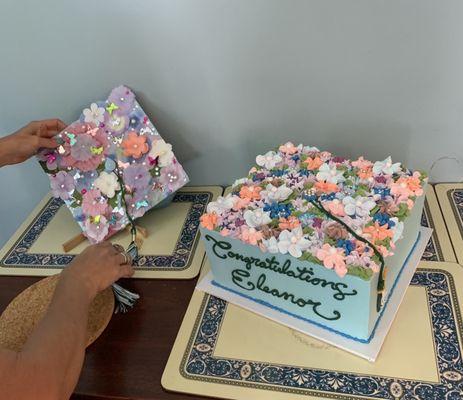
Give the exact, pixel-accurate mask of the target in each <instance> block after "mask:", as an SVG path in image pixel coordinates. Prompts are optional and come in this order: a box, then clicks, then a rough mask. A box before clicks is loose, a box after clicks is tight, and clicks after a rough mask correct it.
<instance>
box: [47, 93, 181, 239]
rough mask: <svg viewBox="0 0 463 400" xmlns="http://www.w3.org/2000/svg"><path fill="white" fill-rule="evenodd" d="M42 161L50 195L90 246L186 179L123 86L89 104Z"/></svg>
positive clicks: (107, 235) (147, 208)
mask: <svg viewBox="0 0 463 400" xmlns="http://www.w3.org/2000/svg"><path fill="white" fill-rule="evenodd" d="M57 140H58V143H59V147H58V148H57V149H55V150H43V151H40V153H39V154H38V159H39V162H40V164H41V165H42V167H43V169H44V170H45V172H47V173H48V175H49V178H50V184H51V189H52V193H53V195H54V196H55V197H59V198H61V199H62V200H64V202H65V203H66V205H67V206H68V207H69V209H70V210H71V212H72V214H73V216H74V219H75V220H76V221H77V222H78V223H79V225H80V227H81V228H82V230H83V232H84V234H85V235H86V236H87V238H88V239H89V240H90V242H91V243H97V242H101V241H102V240H105V239H106V238H108V237H110V236H111V235H113V234H114V233H116V232H118V231H119V230H121V229H123V228H124V227H125V226H126V225H128V224H129V223H132V222H133V219H135V218H138V217H141V216H142V215H143V214H145V213H146V212H147V211H148V210H149V209H151V208H153V207H154V206H155V205H157V204H158V203H159V202H161V201H162V200H163V199H165V198H166V197H168V196H169V195H170V194H172V193H173V192H175V191H176V190H178V189H179V188H181V187H182V186H184V185H185V184H186V183H187V182H188V176H187V175H186V173H185V171H184V170H183V168H182V166H181V165H180V164H179V162H178V161H177V159H176V158H175V155H174V153H173V152H172V146H171V145H170V144H169V143H166V142H165V141H164V140H163V139H162V138H161V136H160V135H159V133H158V132H157V130H156V128H155V127H154V126H153V124H152V123H151V121H150V120H149V118H148V117H147V115H146V114H145V112H144V111H143V110H142V108H141V107H140V105H139V104H138V102H137V101H136V100H135V95H134V93H133V92H132V91H131V90H130V89H128V88H127V87H125V86H119V87H117V88H115V89H113V90H112V92H111V94H110V95H109V97H108V99H107V100H106V101H100V102H96V103H91V104H90V106H89V107H88V108H85V109H84V110H83V112H82V114H81V116H80V118H79V119H78V120H77V121H75V122H73V123H72V124H71V125H69V126H68V127H67V128H66V129H65V130H64V131H62V132H61V133H60V134H59V135H58V136H57Z"/></svg>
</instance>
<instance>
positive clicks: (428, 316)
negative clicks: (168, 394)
mask: <svg viewBox="0 0 463 400" xmlns="http://www.w3.org/2000/svg"><path fill="white" fill-rule="evenodd" d="M207 264H208V263H206V268H204V269H203V272H202V273H204V272H206V271H207V270H208V266H207ZM462 295H463V269H462V268H461V267H460V266H459V265H458V264H455V263H444V262H427V261H422V262H421V263H420V267H419V269H418V270H417V271H416V273H415V275H414V277H413V279H412V282H411V286H410V288H409V290H408V291H407V294H406V296H405V299H404V301H403V303H402V306H401V308H400V309H399V312H398V314H397V317H396V319H395V321H394V323H393V326H392V328H391V331H390V332H389V335H388V336H387V338H386V341H385V343H384V346H383V349H382V351H381V353H380V355H379V357H378V359H377V361H376V362H375V363H370V362H368V361H366V360H363V359H361V358H359V357H356V356H354V355H351V354H348V353H347V352H344V351H342V350H340V349H337V348H334V347H332V346H329V345H327V344H324V343H322V342H320V341H317V340H316V339H313V338H310V337H308V336H305V335H303V334H300V333H297V332H295V331H293V330H291V329H289V328H287V327H284V326H282V325H279V324H277V323H274V322H272V321H271V320H268V319H266V318H263V317H260V316H258V315H256V314H253V313H251V312H249V311H246V310H244V309H241V308H239V307H236V306H233V305H232V304H227V302H225V301H223V300H220V299H218V298H216V297H214V296H211V295H207V294H204V293H202V292H199V291H195V292H194V294H193V297H192V300H191V302H190V305H189V307H188V310H187V312H186V314H185V318H184V320H183V323H182V326H181V328H180V331H179V334H178V336H177V339H176V341H175V344H174V347H173V350H172V353H171V355H170V358H169V360H168V363H167V366H166V368H165V370H164V374H163V377H162V385H163V387H164V388H165V389H166V390H171V391H177V392H184V393H190V394H197V395H204V396H212V397H218V398H227V399H243V400H244V399H246V400H247V399H251V398H252V399H270V398H271V399H272V400H273V399H275V400H279V399H297V398H304V399H320V398H329V399H346V400H347V399H391V400H392V399H397V398H417V399H431V398H432V399H444V398H447V399H457V398H458V399H459V398H461V395H462V389H463V361H462V347H461V338H462V333H463V323H462V318H461V299H462Z"/></svg>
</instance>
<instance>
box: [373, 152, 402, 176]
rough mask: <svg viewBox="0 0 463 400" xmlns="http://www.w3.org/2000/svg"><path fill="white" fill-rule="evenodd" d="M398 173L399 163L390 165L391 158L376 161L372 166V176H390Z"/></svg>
mask: <svg viewBox="0 0 463 400" xmlns="http://www.w3.org/2000/svg"><path fill="white" fill-rule="evenodd" d="M399 171H400V163H399V162H398V163H394V164H393V163H392V159H391V156H389V157H388V158H386V159H385V160H384V161H376V162H375V163H374V165H373V174H374V175H379V174H381V173H382V174H384V175H392V174H394V173H396V172H399Z"/></svg>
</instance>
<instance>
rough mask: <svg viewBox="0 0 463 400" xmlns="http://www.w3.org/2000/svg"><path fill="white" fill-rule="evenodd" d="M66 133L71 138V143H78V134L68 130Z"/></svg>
mask: <svg viewBox="0 0 463 400" xmlns="http://www.w3.org/2000/svg"><path fill="white" fill-rule="evenodd" d="M65 135H66V136H67V137H68V138H69V144H70V145H71V146H74V145H75V144H76V143H77V140H76V135H75V134H74V133H69V132H66V133H65Z"/></svg>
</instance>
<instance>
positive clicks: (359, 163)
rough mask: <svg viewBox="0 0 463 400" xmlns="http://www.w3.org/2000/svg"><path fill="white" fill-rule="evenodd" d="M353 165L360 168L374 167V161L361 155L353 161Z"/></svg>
mask: <svg viewBox="0 0 463 400" xmlns="http://www.w3.org/2000/svg"><path fill="white" fill-rule="evenodd" d="M352 166H353V167H357V168H359V169H369V168H372V167H373V163H372V162H371V161H369V160H365V159H364V158H363V157H359V158H358V159H357V160H355V161H352Z"/></svg>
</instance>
